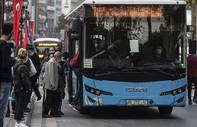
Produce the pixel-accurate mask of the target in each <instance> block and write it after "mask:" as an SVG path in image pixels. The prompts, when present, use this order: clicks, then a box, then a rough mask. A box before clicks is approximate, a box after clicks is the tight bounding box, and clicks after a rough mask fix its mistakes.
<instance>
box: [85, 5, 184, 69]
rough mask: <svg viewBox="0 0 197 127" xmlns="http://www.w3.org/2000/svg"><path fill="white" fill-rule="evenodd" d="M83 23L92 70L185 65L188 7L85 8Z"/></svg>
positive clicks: (88, 58) (126, 6)
mask: <svg viewBox="0 0 197 127" xmlns="http://www.w3.org/2000/svg"><path fill="white" fill-rule="evenodd" d="M84 22H85V34H86V35H85V42H84V49H85V50H84V57H85V58H84V59H85V61H86V63H87V61H89V63H90V65H91V67H89V68H100V67H123V68H136V67H149V68H150V67H151V68H163V67H177V68H183V67H184V66H185V62H184V58H185V54H186V51H185V50H184V46H186V44H185V42H184V40H185V22H186V21H185V6H182V5H121V6H120V5H95V6H89V5H86V6H85V14H84ZM84 64H85V62H84ZM84 66H86V65H84ZM86 67H87V66H86Z"/></svg>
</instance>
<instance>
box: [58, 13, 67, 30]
mask: <svg viewBox="0 0 197 127" xmlns="http://www.w3.org/2000/svg"><path fill="white" fill-rule="evenodd" d="M65 17H66V15H64V14H61V15H60V16H59V17H58V19H57V25H56V32H60V30H61V29H64V28H65V24H66V20H65V19H64V18H65Z"/></svg>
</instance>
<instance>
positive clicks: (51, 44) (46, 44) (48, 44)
mask: <svg viewBox="0 0 197 127" xmlns="http://www.w3.org/2000/svg"><path fill="white" fill-rule="evenodd" d="M38 46H57V43H39V44H38Z"/></svg>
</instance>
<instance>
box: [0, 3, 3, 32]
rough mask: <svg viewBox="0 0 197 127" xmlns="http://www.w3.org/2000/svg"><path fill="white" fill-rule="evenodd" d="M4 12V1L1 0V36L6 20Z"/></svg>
mask: <svg viewBox="0 0 197 127" xmlns="http://www.w3.org/2000/svg"><path fill="white" fill-rule="evenodd" d="M3 10H4V0H0V36H1V33H2V26H3V20H4V15H3V12H4V11H3Z"/></svg>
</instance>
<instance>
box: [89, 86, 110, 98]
mask: <svg viewBox="0 0 197 127" xmlns="http://www.w3.org/2000/svg"><path fill="white" fill-rule="evenodd" d="M85 89H86V91H88V92H90V93H92V94H95V95H97V96H100V95H101V94H103V95H109V96H113V94H112V93H111V92H107V91H103V90H99V89H95V88H92V87H89V86H87V85H85Z"/></svg>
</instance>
